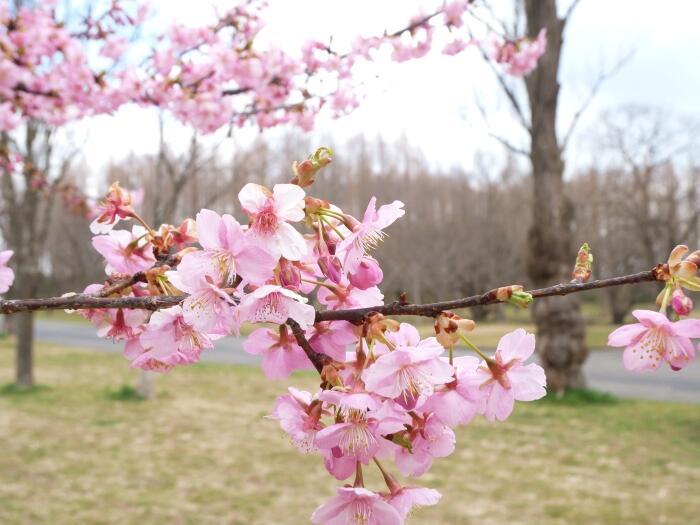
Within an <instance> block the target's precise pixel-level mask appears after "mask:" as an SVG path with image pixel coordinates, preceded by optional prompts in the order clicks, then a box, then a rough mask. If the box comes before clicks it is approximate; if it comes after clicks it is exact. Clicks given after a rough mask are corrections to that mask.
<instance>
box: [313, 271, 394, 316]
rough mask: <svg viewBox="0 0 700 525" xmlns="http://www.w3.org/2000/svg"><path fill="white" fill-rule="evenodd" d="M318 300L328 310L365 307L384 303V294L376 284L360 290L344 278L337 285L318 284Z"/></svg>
mask: <svg viewBox="0 0 700 525" xmlns="http://www.w3.org/2000/svg"><path fill="white" fill-rule="evenodd" d="M317 297H318V302H319V303H321V304H322V305H325V306H327V307H328V309H329V310H340V309H343V308H365V307H369V306H381V305H383V304H384V294H382V292H381V290H380V289H379V288H378V287H376V286H371V287H369V288H367V289H366V290H362V289H360V288H357V287H356V286H353V285H352V284H350V282H349V281H348V280H347V279H346V278H344V279H343V280H342V281H341V282H340V283H339V284H337V285H330V286H320V287H319V289H318V292H317Z"/></svg>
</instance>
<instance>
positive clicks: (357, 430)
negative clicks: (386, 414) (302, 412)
mask: <svg viewBox="0 0 700 525" xmlns="http://www.w3.org/2000/svg"><path fill="white" fill-rule="evenodd" d="M353 419H354V421H352V425H351V426H350V427H348V428H347V430H346V431H345V432H344V433H343V435H342V437H341V438H340V442H339V443H338V446H339V447H340V450H342V451H343V455H346V456H361V455H363V454H366V453H367V452H368V451H369V450H370V449H372V448H374V447H376V445H377V438H376V437H374V434H372V432H370V430H369V428H367V421H366V420H364V419H362V420H358V418H353ZM360 523H362V522H360Z"/></svg>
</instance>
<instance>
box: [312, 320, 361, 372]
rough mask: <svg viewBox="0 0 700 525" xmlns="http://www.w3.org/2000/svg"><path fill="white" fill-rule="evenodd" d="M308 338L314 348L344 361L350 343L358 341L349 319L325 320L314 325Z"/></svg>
mask: <svg viewBox="0 0 700 525" xmlns="http://www.w3.org/2000/svg"><path fill="white" fill-rule="evenodd" d="M306 338H307V339H308V341H309V344H310V345H311V347H312V348H313V349H314V350H316V351H317V352H321V353H322V354H326V355H327V356H329V357H332V358H333V359H335V360H336V361H340V362H342V361H344V360H345V351H346V349H347V347H348V345H350V344H352V343H354V342H356V341H357V339H358V336H357V334H356V333H355V328H354V326H353V325H352V324H350V323H348V322H347V321H325V322H321V323H316V324H315V325H313V326H312V327H311V328H310V329H309V331H308V332H307V334H306Z"/></svg>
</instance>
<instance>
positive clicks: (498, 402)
mask: <svg viewBox="0 0 700 525" xmlns="http://www.w3.org/2000/svg"><path fill="white" fill-rule="evenodd" d="M514 404H515V396H514V394H513V390H512V389H505V388H503V387H502V386H501V385H500V384H498V383H494V385H493V388H492V389H491V393H490V394H489V396H488V398H487V399H486V402H485V411H484V416H485V417H486V419H488V420H489V421H493V420H494V419H497V420H499V421H505V420H506V419H507V418H508V416H510V414H511V412H512V411H513V405H514Z"/></svg>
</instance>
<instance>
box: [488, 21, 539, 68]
mask: <svg viewBox="0 0 700 525" xmlns="http://www.w3.org/2000/svg"><path fill="white" fill-rule="evenodd" d="M546 49H547V30H546V29H542V30H540V32H539V34H538V35H537V38H535V39H534V40H529V39H527V38H521V39H519V40H517V41H515V42H513V41H506V42H504V43H501V44H498V45H496V46H495V48H494V49H493V50H492V52H491V57H492V58H493V59H494V60H495V61H496V62H498V63H500V64H503V65H504V67H505V71H506V73H508V74H509V75H513V76H516V77H522V76H524V75H527V74H529V73H530V72H531V71H532V70H533V69H535V67H537V61H538V60H539V59H540V57H541V56H542V55H543V54H544V52H545V51H546Z"/></svg>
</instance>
